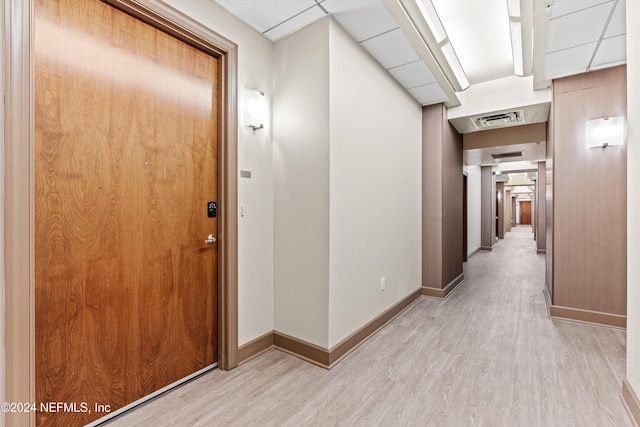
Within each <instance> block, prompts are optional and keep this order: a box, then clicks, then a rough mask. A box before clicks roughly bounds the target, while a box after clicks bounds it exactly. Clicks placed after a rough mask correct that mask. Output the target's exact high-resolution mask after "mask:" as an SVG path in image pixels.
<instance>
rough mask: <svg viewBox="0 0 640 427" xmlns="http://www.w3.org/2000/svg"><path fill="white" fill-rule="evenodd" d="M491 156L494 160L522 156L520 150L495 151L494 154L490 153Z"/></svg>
mask: <svg viewBox="0 0 640 427" xmlns="http://www.w3.org/2000/svg"><path fill="white" fill-rule="evenodd" d="M491 157H493V158H494V160H498V159H510V158H513V157H522V151H512V152H510V153H496V154H492V155H491Z"/></svg>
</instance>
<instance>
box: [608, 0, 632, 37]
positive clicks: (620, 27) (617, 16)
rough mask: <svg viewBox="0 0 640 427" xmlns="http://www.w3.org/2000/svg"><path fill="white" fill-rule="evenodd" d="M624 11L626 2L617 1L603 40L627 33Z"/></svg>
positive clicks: (622, 0)
mask: <svg viewBox="0 0 640 427" xmlns="http://www.w3.org/2000/svg"><path fill="white" fill-rule="evenodd" d="M626 9H627V4H626V2H625V1H624V0H618V4H617V5H616V10H614V11H613V16H612V17H611V20H610V21H609V25H608V26H607V32H606V33H604V37H605V38H607V39H608V38H609V37H613V36H619V35H620V34H625V33H626V32H627V23H626V12H627V11H626Z"/></svg>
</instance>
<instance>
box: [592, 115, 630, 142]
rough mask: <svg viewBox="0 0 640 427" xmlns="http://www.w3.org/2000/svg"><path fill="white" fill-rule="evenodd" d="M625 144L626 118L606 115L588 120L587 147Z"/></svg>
mask: <svg viewBox="0 0 640 427" xmlns="http://www.w3.org/2000/svg"><path fill="white" fill-rule="evenodd" d="M622 144H624V118H623V117H620V116H617V117H604V118H601V119H595V120H589V121H587V147H588V148H593V147H608V146H610V145H622Z"/></svg>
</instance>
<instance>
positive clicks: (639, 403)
mask: <svg viewBox="0 0 640 427" xmlns="http://www.w3.org/2000/svg"><path fill="white" fill-rule="evenodd" d="M621 399H622V405H623V406H624V409H626V410H627V414H629V418H630V419H631V424H633V425H634V426H635V427H640V399H639V398H638V395H637V394H636V393H635V392H634V391H633V388H631V384H629V382H628V381H627V380H626V379H624V380H622V396H621Z"/></svg>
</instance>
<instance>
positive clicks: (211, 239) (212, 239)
mask: <svg viewBox="0 0 640 427" xmlns="http://www.w3.org/2000/svg"><path fill="white" fill-rule="evenodd" d="M204 242H205V243H206V244H207V245H213V244H214V243H215V242H216V236H215V235H213V234H209V236H207V240H205V241H204Z"/></svg>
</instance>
